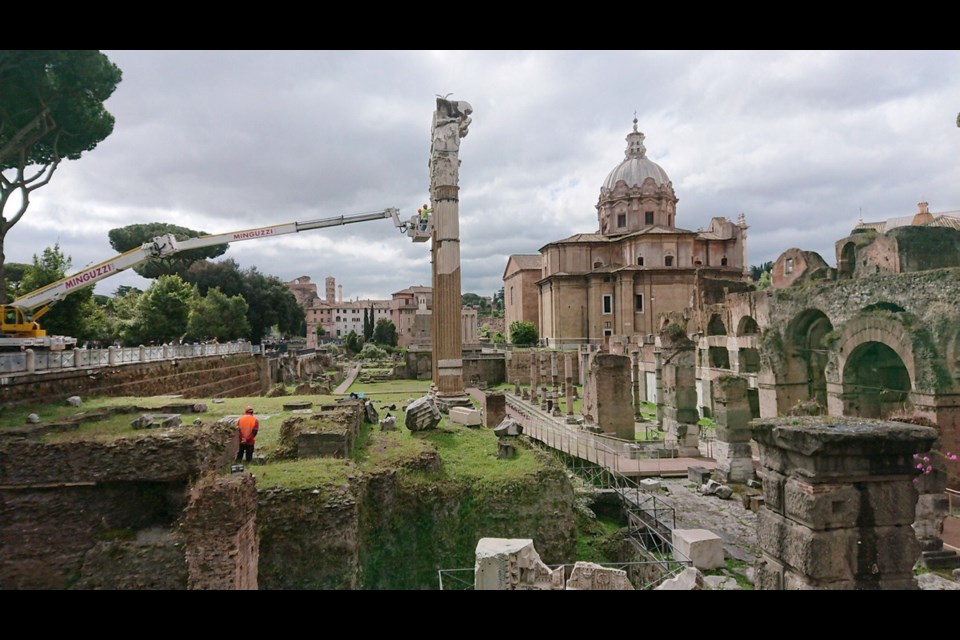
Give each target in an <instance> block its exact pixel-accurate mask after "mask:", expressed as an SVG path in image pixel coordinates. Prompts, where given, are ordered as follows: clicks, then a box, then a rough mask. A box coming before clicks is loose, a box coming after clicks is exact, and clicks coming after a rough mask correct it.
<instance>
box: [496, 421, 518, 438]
mask: <svg viewBox="0 0 960 640" xmlns="http://www.w3.org/2000/svg"><path fill="white" fill-rule="evenodd" d="M493 433H494V434H495V435H496V436H497V437H498V438H505V437H513V436H519V435H521V434H522V433H523V425H522V424H520V423H519V422H517V421H516V420H514V419H513V418H504V419H503V421H502V422H501V423H500V424H498V425H497V426H496V427H494V429H493Z"/></svg>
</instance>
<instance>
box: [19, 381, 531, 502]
mask: <svg viewBox="0 0 960 640" xmlns="http://www.w3.org/2000/svg"><path fill="white" fill-rule="evenodd" d="M429 386H430V381H428V380H419V381H418V380H391V381H388V382H381V383H368V384H362V385H361V384H355V385H354V386H353V387H351V390H355V392H356V393H361V392H363V393H364V394H365V396H366V397H367V399H369V400H371V401H372V402H373V403H374V406H375V407H376V408H377V410H378V411H379V413H380V416H381V417H383V416H385V415H386V413H387V411H388V410H386V409H384V406H385V405H389V404H394V403H395V404H397V409H396V410H393V411H390V413H391V414H392V415H393V416H395V417H396V419H397V426H398V430H397V431H394V432H381V431H380V430H379V428H378V427H377V426H376V425H369V424H364V426H363V428H362V429H361V431H360V434H359V438H358V442H357V445H358V446H357V447H356V448H355V451H354V452H353V454H352V455H351V459H350V460H338V459H329V458H311V459H306V460H293V461H277V462H268V463H267V464H266V465H263V466H259V465H255V466H251V467H249V470H250V471H252V472H253V473H254V475H256V476H257V481H258V486H261V487H264V488H270V487H278V486H283V487H289V488H305V487H316V486H320V485H323V484H327V483H333V484H334V485H336V484H345V483H346V482H347V476H348V475H350V474H352V473H356V472H357V471H358V470H359V471H375V470H377V469H381V468H385V467H397V466H403V463H404V462H405V461H410V460H413V459H415V458H417V457H418V456H420V455H421V454H422V453H423V452H425V451H428V450H430V449H431V448H433V449H436V450H437V451H439V453H440V457H441V460H442V465H441V471H440V472H438V473H439V474H440V475H441V476H442V477H444V478H450V479H453V480H457V481H464V482H471V483H496V482H500V481H512V480H516V479H521V478H525V477H532V476H533V475H535V474H536V473H537V471H539V470H540V469H542V468H543V465H544V462H543V460H541V459H540V457H539V456H540V455H541V454H538V452H536V451H534V450H531V449H527V448H525V447H523V446H518V447H517V455H516V457H515V458H513V459H510V460H501V459H498V458H497V457H496V454H497V437H496V436H495V435H494V434H493V431H492V430H490V429H471V428H467V427H464V426H461V425H457V424H454V423H452V422H450V421H449V420H447V418H444V419H443V420H442V421H441V423H440V427H439V428H438V429H436V430H432V431H426V432H419V433H411V432H410V431H409V430H407V429H405V428H404V418H405V415H404V412H403V411H402V410H401V406H403V405H406V404H407V403H408V402H410V401H412V400H414V399H416V398H419V397H421V396H423V395H424V394H425V393H426V391H427V390H428V389H429ZM303 400H308V401H311V402H313V407H312V408H313V409H316V408H317V407H318V406H319V405H321V404H324V403H332V402H334V401H335V400H336V398H335V397H333V396H281V397H277V398H266V397H245V398H225V399H224V401H223V402H219V403H214V402H213V399H212V398H157V397H151V398H89V399H85V401H84V404H83V406H82V407H81V408H80V409H79V410H78V409H76V408H73V407H68V406H60V405H59V404H58V405H40V406H36V407H28V408H23V409H18V410H16V412H13V411H11V412H9V413H6V414H4V420H3V424H5V425H9V424H20V423H21V422H25V421H26V415H27V414H28V413H30V412H37V413H38V414H39V415H40V416H41V420H42V422H49V421H52V420H57V419H62V418H66V417H68V416H71V415H75V414H77V413H79V412H80V411H85V412H89V411H93V410H95V409H99V408H103V407H109V406H121V405H137V406H142V407H159V406H162V405H165V404H172V403H191V404H192V403H196V402H202V403H204V404H206V405H207V411H206V412H205V413H198V414H193V413H184V414H182V416H181V418H182V420H183V422H184V424H185V425H189V424H190V423H191V422H192V421H193V420H194V419H195V418H200V419H201V420H203V421H204V423H206V424H211V423H213V422H215V421H216V420H218V419H220V418H222V417H224V416H228V415H240V414H242V413H243V410H244V408H245V407H246V406H248V405H250V406H253V407H254V409H255V411H256V415H257V417H258V419H259V420H260V432H259V434H258V436H257V447H256V453H258V454H260V453H262V454H264V455H266V456H267V459H268V460H269V459H270V456H271V454H273V453H274V452H275V451H276V449H277V446H278V440H279V435H280V426H281V424H282V422H283V421H284V420H285V419H286V418H288V417H290V416H292V415H295V414H292V413H291V412H289V411H284V410H283V405H284V404H285V403H289V402H297V401H303ZM21 414H22V418H21V419H20V420H16V419H15V418H16V416H17V415H21ZM11 415H13V416H14V418H13V419H11V418H10V416H11ZM138 415H139V413H129V414H122V415H117V416H113V417H111V418H109V419H107V420H103V421H99V422H88V423H83V424H82V425H81V426H80V427H79V428H77V429H75V430H70V431H64V432H58V433H49V434H47V435H46V436H45V439H46V440H47V441H57V442H60V441H73V440H114V439H117V438H124V437H144V436H149V435H154V434H156V433H157V431H158V430H156V429H147V430H134V429H133V428H132V427H131V426H130V421H131V420H133V419H134V418H135V417H137V416H138ZM415 473H419V474H422V475H424V476H425V477H426V476H430V475H432V474H430V473H427V472H415Z"/></svg>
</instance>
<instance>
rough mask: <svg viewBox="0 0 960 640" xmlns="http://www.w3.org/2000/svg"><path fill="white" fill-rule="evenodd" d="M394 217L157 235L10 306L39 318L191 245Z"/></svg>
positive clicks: (393, 212) (392, 213)
mask: <svg viewBox="0 0 960 640" xmlns="http://www.w3.org/2000/svg"><path fill="white" fill-rule="evenodd" d="M385 218H393V222H394V226H396V227H398V228H401V229H402V228H403V225H402V223H401V222H400V218H399V210H398V209H395V208H390V209H384V210H383V211H377V212H374V213H358V214H355V215H340V216H333V217H330V218H321V219H318V220H308V221H305V222H287V223H284V224H278V225H273V226H269V227H258V228H255V229H246V230H243V231H233V232H230V233H220V234H214V235H208V236H200V237H198V238H188V239H186V240H177V239H176V238H175V237H174V236H173V235H172V234H164V235H161V236H157V237H156V238H154V239H153V240H150V241H148V242H145V243H143V245H141V246H140V247H137V248H136V249H131V250H130V251H127V252H126V253H121V254H120V255H118V256H114V257H112V258H110V259H109V260H105V261H103V262H101V263H99V264H96V265H94V266H92V267H88V268H86V269H84V270H82V271H78V272H77V273H75V274H73V275H70V276H67V277H66V278H62V279H60V280H57V281H56V282H53V283H51V284H48V285H46V286H45V287H41V288H40V289H37V290H36V291H31V292H30V293H27V294H24V295H22V296H20V297H19V298H17V299H16V300H14V301H13V302H11V303H10V304H9V305H7V306H9V307H15V308H17V309H18V310H20V311H21V312H32V317H33V320H36V319H37V318H39V317H40V316H42V315H43V314H44V313H46V312H47V310H48V309H49V308H50V305H52V304H54V303H56V302H58V301H60V300H62V299H63V298H64V297H66V296H68V295H70V294H71V293H73V292H74V291H77V290H79V289H83V288H84V287H89V286H91V285H94V284H96V283H97V282H99V281H101V280H103V279H104V278H109V277H110V276H113V275H116V274H118V273H120V272H121V271H125V270H127V269H130V268H133V267H136V266H139V265H141V264H143V263H144V262H147V261H148V260H152V259H154V258H162V257H165V256H169V255H173V254H175V253H179V252H181V251H188V250H190V249H199V248H201V247H210V246H213V245H218V244H229V243H231V242H239V241H241V240H255V239H260V238H270V237H273V236H279V235H284V234H288V233H299V232H300V231H310V230H312V229H323V228H325V227H335V226H340V225H345V224H352V223H355V222H366V221H368V220H381V219H385Z"/></svg>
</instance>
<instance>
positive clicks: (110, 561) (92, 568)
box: [0, 425, 249, 589]
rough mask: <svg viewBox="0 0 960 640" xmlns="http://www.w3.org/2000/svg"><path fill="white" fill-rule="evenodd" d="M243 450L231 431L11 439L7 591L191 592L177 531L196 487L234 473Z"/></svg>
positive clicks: (2, 473)
mask: <svg viewBox="0 0 960 640" xmlns="http://www.w3.org/2000/svg"><path fill="white" fill-rule="evenodd" d="M236 448H237V444H236V437H235V431H234V429H233V428H232V427H229V426H226V425H224V426H203V427H194V426H192V425H191V426H183V427H178V428H175V429H172V430H165V431H164V432H160V433H157V432H151V433H149V434H145V435H143V436H133V437H130V438H124V439H119V440H115V441H112V442H92V441H79V440H78V441H74V442H56V443H46V442H42V441H34V440H28V439H26V438H19V437H17V438H15V437H8V438H4V439H3V441H0V550H2V553H0V589H64V588H78V589H83V588H105V589H174V588H188V587H189V586H190V584H189V581H188V568H189V567H188V565H189V563H188V561H187V556H186V555H185V554H186V553H187V552H188V551H189V549H190V546H189V545H185V544H184V538H183V536H182V534H181V532H180V531H179V529H178V527H177V525H176V523H177V521H178V518H180V516H181V514H182V512H183V510H184V508H185V506H186V505H187V504H188V497H189V489H190V486H191V483H192V482H194V481H195V479H196V478H199V477H201V476H202V475H204V474H205V473H207V472H209V471H213V470H221V469H224V468H225V467H226V466H227V465H228V464H229V461H230V460H231V459H232V457H233V456H234V455H235V454H236ZM205 511H206V512H207V513H206V517H207V518H208V522H209V521H213V520H216V518H217V512H216V511H215V510H213V509H210V508H205ZM228 525H229V521H227V522H226V525H224V524H221V525H220V526H218V527H212V528H213V529H214V530H213V535H216V536H222V534H223V531H224V529H229V526H228ZM247 537H249V536H247ZM240 539H241V540H242V539H243V537H242V536H241V537H240ZM234 555H236V554H234ZM238 582H239V583H240V584H245V583H243V582H242V581H238ZM221 587H222V588H226V587H227V585H226V584H225V583H223V582H221Z"/></svg>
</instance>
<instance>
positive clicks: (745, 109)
mask: <svg viewBox="0 0 960 640" xmlns="http://www.w3.org/2000/svg"><path fill="white" fill-rule="evenodd" d="M106 53H107V55H108V56H109V58H110V59H111V60H112V61H113V62H114V63H116V64H117V65H118V66H119V67H120V68H121V70H122V71H123V81H122V82H121V83H120V84H119V85H118V87H117V90H116V92H115V93H114V95H113V96H112V97H111V98H110V100H109V101H108V102H107V107H108V109H109V111H110V112H111V113H113V115H114V116H115V117H116V127H115V129H114V132H113V134H112V135H110V136H109V137H108V138H107V139H106V140H104V141H103V142H102V143H101V144H100V145H99V146H98V147H97V148H96V149H94V150H93V151H91V152H88V153H86V154H85V155H84V156H83V158H81V159H80V160H76V161H66V162H64V163H63V164H62V165H61V167H60V168H59V170H58V171H57V173H56V175H55V176H54V178H53V180H52V181H51V183H50V184H49V185H48V186H46V187H44V188H42V189H40V190H39V191H37V192H35V193H34V197H33V198H32V204H31V206H30V209H29V210H28V212H27V213H26V215H25V216H24V217H23V219H22V220H21V221H20V223H19V224H18V225H17V226H15V227H14V228H13V229H12V230H11V231H10V233H9V234H8V236H7V242H6V247H5V250H6V255H7V260H8V261H9V262H30V260H31V257H32V255H33V254H34V253H39V252H41V251H42V250H43V248H44V247H46V246H51V245H53V243H55V242H58V241H59V243H60V246H61V247H62V248H63V250H64V252H65V253H67V254H68V255H70V256H71V257H72V258H73V267H74V270H78V269H80V268H82V267H84V266H86V265H88V264H92V263H95V262H99V261H101V260H104V259H106V258H108V257H110V256H111V255H113V254H114V252H113V250H112V249H111V248H110V244H109V242H108V240H107V231H108V230H110V229H111V228H114V227H118V226H123V225H127V224H132V223H138V222H154V221H160V222H170V223H174V224H178V225H182V226H186V227H190V228H193V229H198V230H203V231H206V232H209V233H221V232H227V231H234V230H238V229H245V228H249V227H258V226H264V225H270V224H279V223H283V222H290V221H303V220H312V219H316V218H324V217H328V216H335V215H341V214H352V213H362V212H368V211H377V210H381V209H385V208H387V207H398V208H400V210H401V215H402V216H404V217H409V216H410V215H412V214H413V213H415V212H416V209H417V207H418V206H420V205H421V204H423V203H424V202H427V200H428V179H429V178H428V174H427V156H428V154H429V149H430V120H431V115H432V112H433V110H434V108H435V97H436V95H437V94H452V95H451V96H450V97H451V98H452V99H458V100H467V101H468V102H470V103H471V104H472V106H473V108H474V113H473V116H472V118H473V123H472V125H471V127H470V132H469V135H468V136H467V137H466V138H465V139H464V140H463V143H462V145H461V148H460V159H461V162H462V164H461V168H460V229H461V242H462V244H461V259H462V286H463V291H464V292H467V291H473V292H477V293H481V294H485V295H491V294H493V292H494V291H496V290H498V289H499V288H500V287H501V286H502V280H501V278H502V275H503V269H504V267H505V266H506V260H507V257H508V256H509V255H510V254H513V253H536V252H537V250H538V249H539V248H540V247H541V246H543V245H544V244H546V243H548V242H551V241H554V240H558V239H560V238H564V237H566V236H569V235H570V234H573V233H578V232H581V233H582V232H594V231H596V230H597V218H596V209H595V205H596V203H597V197H598V196H599V192H600V185H601V184H602V183H603V180H604V178H605V177H606V175H607V174H608V173H609V172H610V171H611V170H612V169H613V168H614V167H616V166H617V164H618V163H619V162H620V161H621V160H623V157H624V149H625V147H626V142H625V140H624V138H625V136H626V134H627V133H628V132H629V131H630V129H631V126H632V120H633V117H634V112H635V111H636V114H637V119H638V121H639V129H640V130H641V131H643V132H644V133H645V134H646V141H645V143H646V147H647V156H648V157H649V158H650V159H652V160H653V161H655V162H657V163H658V164H660V165H661V166H662V167H663V168H664V170H665V171H666V172H667V175H669V176H670V179H671V180H672V181H673V186H674V189H675V191H676V193H677V196H678V197H679V199H680V201H679V203H678V205H677V220H676V223H677V225H678V226H680V227H682V228H686V229H694V230H695V229H697V228H699V227H706V226H707V225H708V224H709V222H710V218H711V217H713V216H727V217H730V218H731V219H736V216H737V214H739V213H744V214H745V215H746V219H747V223H748V225H749V226H750V231H749V241H748V247H749V261H750V263H751V264H759V263H761V262H765V261H767V260H774V259H776V257H777V256H778V255H779V254H780V253H782V252H783V251H784V250H786V249H788V248H790V247H800V248H802V249H807V250H813V251H816V252H818V253H820V255H821V256H823V258H824V259H825V260H826V261H827V262H828V263H829V264H831V265H835V264H836V259H835V256H834V249H833V243H834V241H836V240H838V239H839V238H841V237H843V236H845V235H847V234H848V233H849V231H850V229H851V228H852V227H853V226H854V225H855V224H856V223H857V221H858V219H859V218H860V216H861V213H862V216H863V218H864V219H865V220H882V219H886V218H889V217H894V216H903V215H909V214H912V213H914V212H915V211H916V204H917V202H919V201H920V200H921V199H924V200H926V201H928V202H929V203H930V208H931V211H933V212H934V213H937V212H944V211H952V210H958V209H960V129H958V128H957V126H956V118H957V113H958V111H960V53H957V52H820V51H816V52H769V53H766V52H756V51H750V52H718V53H711V52H679V51H670V52H646V51H644V52H611V51H602V52H423V51H414V52H410V51H404V52H392V53H391V52H385V51H375V52H357V51H349V52H345V51H341V52H296V51H283V52H266V51H243V52H224V51H217V52H205V51H204V52H185V51H184V52H177V51H162V52H150V51H107V52H106ZM224 257H225V258H226V257H230V258H233V259H235V260H236V261H237V262H238V263H239V264H240V265H241V266H242V267H249V266H256V267H257V268H258V269H260V270H261V271H262V272H265V273H269V274H273V275H276V276H278V277H280V278H281V279H283V280H291V279H293V278H295V277H297V276H301V275H308V276H310V277H311V278H313V280H314V281H315V282H317V283H319V288H320V290H321V292H322V290H323V279H324V277H326V276H328V275H332V276H335V277H336V279H337V282H338V283H339V284H342V285H343V293H344V297H345V298H349V299H353V298H356V297H358V296H359V297H361V298H366V297H374V298H388V297H389V296H390V294H391V293H392V292H394V291H398V290H400V289H403V288H405V287H408V286H410V285H417V284H424V285H429V284H430V262H429V243H422V244H414V243H412V242H411V241H410V239H408V238H407V237H406V236H403V235H401V234H400V233H399V232H398V231H397V230H396V229H395V228H394V227H393V225H392V224H391V223H390V222H389V221H387V220H382V221H374V222H364V223H359V224H354V225H350V226H345V227H333V228H329V229H322V230H317V231H308V232H303V233H300V234H295V235H288V236H283V237H279V238H274V239H269V240H252V241H246V242H240V243H236V244H233V245H231V247H230V249H229V250H228V251H227V253H226V254H225V255H224ZM121 284H127V285H133V286H138V287H140V288H146V286H148V285H149V281H147V280H144V279H142V278H140V277H139V276H136V275H135V274H133V273H132V272H129V274H121V275H118V276H115V277H113V278H109V279H107V280H105V281H103V282H102V283H100V284H99V285H98V287H97V292H98V293H103V294H112V293H113V291H114V290H115V289H116V288H117V286H119V285H121Z"/></svg>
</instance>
